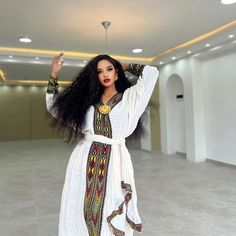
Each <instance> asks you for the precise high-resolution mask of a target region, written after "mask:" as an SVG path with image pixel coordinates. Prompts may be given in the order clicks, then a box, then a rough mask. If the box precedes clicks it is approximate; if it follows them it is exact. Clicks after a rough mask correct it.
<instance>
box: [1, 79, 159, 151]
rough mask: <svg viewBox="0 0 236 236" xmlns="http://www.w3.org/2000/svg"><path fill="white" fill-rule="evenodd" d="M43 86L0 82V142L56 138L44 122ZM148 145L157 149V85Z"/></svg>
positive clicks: (56, 135)
mask: <svg viewBox="0 0 236 236" xmlns="http://www.w3.org/2000/svg"><path fill="white" fill-rule="evenodd" d="M45 91H46V87H38V86H37V87H36V86H5V85H0V141H9V140H30V139H48V138H58V134H56V132H55V131H54V130H52V128H50V127H49V125H48V121H49V120H48V118H47V117H46V107H45ZM151 100H152V101H154V102H155V104H156V105H157V107H156V108H152V109H151V135H152V148H153V149H160V146H161V145H160V119H159V117H160V115H159V106H158V104H159V95H158V84H157V85H156V87H155V90H154V92H153V95H152V99H151Z"/></svg>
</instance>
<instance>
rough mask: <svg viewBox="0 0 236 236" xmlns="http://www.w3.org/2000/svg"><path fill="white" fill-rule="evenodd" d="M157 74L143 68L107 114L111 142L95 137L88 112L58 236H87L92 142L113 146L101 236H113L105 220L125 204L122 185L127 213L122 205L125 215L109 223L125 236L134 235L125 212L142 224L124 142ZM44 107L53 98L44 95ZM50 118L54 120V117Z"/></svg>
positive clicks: (91, 114)
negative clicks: (128, 194) (127, 190)
mask: <svg viewBox="0 0 236 236" xmlns="http://www.w3.org/2000/svg"><path fill="white" fill-rule="evenodd" d="M158 74H159V72H158V70H157V68H156V67H152V66H148V65H146V66H145V67H144V69H143V72H142V77H140V78H139V79H138V81H137V83H136V84H135V85H134V86H132V87H130V88H128V89H127V90H126V91H125V92H124V93H123V97H122V99H121V101H120V102H118V103H117V104H116V105H115V106H114V107H113V109H112V110H111V112H110V113H109V117H110V122H111V127H112V139H109V138H107V137H104V136H101V135H95V134H94V127H93V124H94V122H93V119H94V107H93V106H91V107H90V108H89V109H88V111H87V114H86V120H85V124H84V127H83V130H82V133H83V134H84V135H85V138H84V139H83V140H81V141H80V142H79V143H78V144H77V146H76V147H75V149H74V151H73V152H72V154H71V157H70V160H69V163H68V166H67V170H66V177H65V183H64V187H63V191H62V198H61V210H60V220H59V234H58V235H59V236H89V234H88V231H87V226H86V222H85V220H84V210H83V203H84V196H85V191H86V165H87V158H88V153H89V149H90V147H91V144H92V142H93V141H98V142H101V143H107V144H110V145H112V148H111V154H110V163H109V168H108V176H107V188H106V195H105V200H104V207H103V216H102V226H101V234H100V236H112V235H113V233H112V230H111V228H110V227H109V224H108V222H107V217H108V216H109V215H110V214H111V213H112V212H113V211H114V210H117V208H118V206H119V205H120V204H121V203H122V202H123V201H124V191H123V190H122V189H121V181H124V182H126V183H129V184H130V185H131V188H132V200H131V201H130V202H129V204H128V209H126V206H125V205H124V208H125V209H124V212H123V213H122V214H121V215H118V216H116V217H115V218H114V219H112V222H111V223H112V224H113V225H114V226H115V227H116V228H117V229H119V230H122V231H124V232H125V236H132V235H133V229H132V228H131V227H130V225H129V224H128V223H127V221H126V210H127V216H128V218H129V219H131V220H132V221H133V222H135V223H136V224H140V223H141V220H140V217H139V214H138V209H137V194H136V190H135V182H134V174H133V166H132V162H131V157H130V154H129V152H128V150H127V148H126V146H125V138H127V137H128V136H129V135H131V134H132V132H133V131H134V130H135V128H136V126H137V123H138V120H139V118H140V116H141V115H142V113H143V112H144V110H145V108H146V106H147V104H148V101H149V100H150V97H151V94H152V92H153V89H154V87H155V84H156V82H157V78H158ZM46 103H47V108H48V110H49V111H50V108H51V106H52V104H53V94H46ZM52 115H53V116H54V117H55V113H54V114H52Z"/></svg>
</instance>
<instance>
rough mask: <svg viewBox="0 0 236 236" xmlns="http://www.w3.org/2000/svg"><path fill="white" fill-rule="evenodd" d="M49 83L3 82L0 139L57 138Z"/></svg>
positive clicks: (0, 106)
mask: <svg viewBox="0 0 236 236" xmlns="http://www.w3.org/2000/svg"><path fill="white" fill-rule="evenodd" d="M45 91H46V88H45V87H38V86H37V87H36V86H5V85H1V86H0V141H9V140H29V139H47V138H57V137H58V135H57V134H56V132H55V131H53V130H52V129H51V128H50V127H49V125H48V121H49V120H48V118H47V117H46V108H45Z"/></svg>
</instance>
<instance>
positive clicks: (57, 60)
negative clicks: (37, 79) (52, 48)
mask: <svg viewBox="0 0 236 236" xmlns="http://www.w3.org/2000/svg"><path fill="white" fill-rule="evenodd" d="M63 55H64V54H63V53H60V54H58V55H56V56H55V57H54V58H53V60H52V69H51V77H52V78H55V79H56V78H57V77H58V74H59V72H60V70H61V68H62V67H63V63H64V61H63V59H62V56H63Z"/></svg>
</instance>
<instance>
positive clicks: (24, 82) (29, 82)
mask: <svg viewBox="0 0 236 236" xmlns="http://www.w3.org/2000/svg"><path fill="white" fill-rule="evenodd" d="M71 83H72V81H60V85H69V84H71ZM5 84H7V85H47V84H48V81H46V80H6V81H5Z"/></svg>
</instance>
